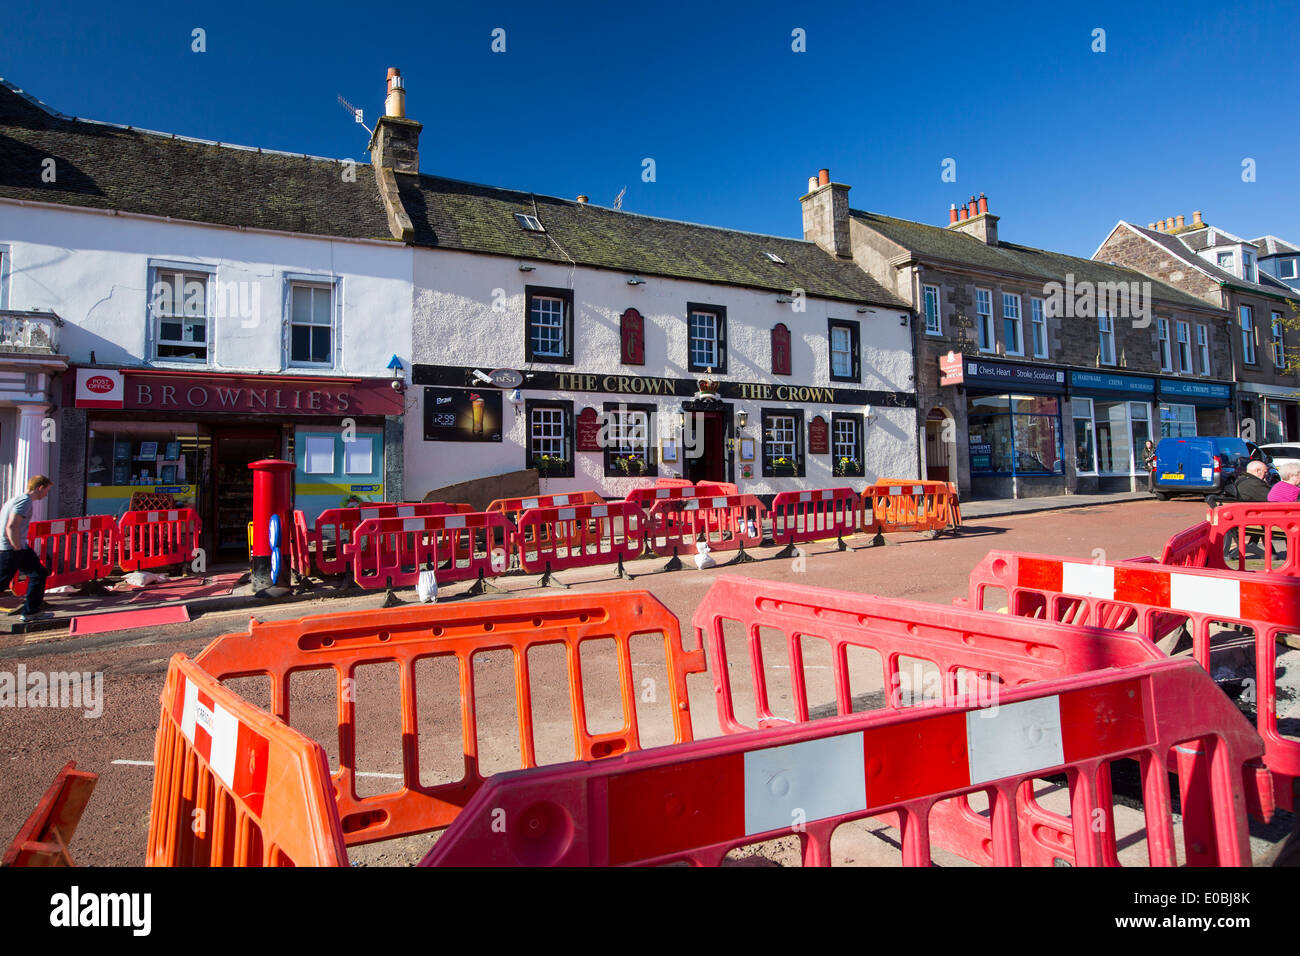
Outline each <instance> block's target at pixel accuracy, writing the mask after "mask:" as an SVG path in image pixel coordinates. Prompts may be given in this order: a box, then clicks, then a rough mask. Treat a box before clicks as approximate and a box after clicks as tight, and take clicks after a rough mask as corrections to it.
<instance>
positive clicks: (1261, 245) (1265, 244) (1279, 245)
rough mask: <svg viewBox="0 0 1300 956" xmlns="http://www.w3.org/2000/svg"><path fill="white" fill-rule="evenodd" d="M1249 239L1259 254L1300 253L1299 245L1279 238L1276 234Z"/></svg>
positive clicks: (1288, 254) (1281, 254) (1282, 254)
mask: <svg viewBox="0 0 1300 956" xmlns="http://www.w3.org/2000/svg"><path fill="white" fill-rule="evenodd" d="M1250 241H1251V243H1252V244H1253V245H1254V246H1255V247H1256V248H1257V249H1259V254H1260V255H1261V256H1290V255H1295V254H1296V253H1300V246H1297V245H1295V244H1293V243H1290V242H1287V241H1286V240H1285V239H1279V238H1278V237H1277V236H1260V237H1259V238H1258V239H1252V240H1250Z"/></svg>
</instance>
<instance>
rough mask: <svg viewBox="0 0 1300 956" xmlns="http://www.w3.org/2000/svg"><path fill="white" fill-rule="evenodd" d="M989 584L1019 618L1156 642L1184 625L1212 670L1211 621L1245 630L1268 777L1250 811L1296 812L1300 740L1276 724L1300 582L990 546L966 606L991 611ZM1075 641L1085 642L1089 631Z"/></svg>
mask: <svg viewBox="0 0 1300 956" xmlns="http://www.w3.org/2000/svg"><path fill="white" fill-rule="evenodd" d="M990 588H997V589H1000V590H1001V591H1003V592H1005V593H1006V596H1007V608H1008V613H1010V614H1012V615H1016V616H1019V617H1032V618H1041V619H1046V620H1049V621H1064V622H1067V623H1072V624H1079V625H1085V626H1103V627H1113V628H1133V629H1134V630H1135V631H1136V633H1138V634H1141V635H1142V636H1143V637H1144V638H1146V639H1147V640H1149V641H1151V642H1152V643H1155V642H1157V641H1162V640H1165V639H1166V638H1174V635H1177V634H1180V633H1181V632H1182V631H1183V630H1184V629H1185V631H1186V633H1187V634H1188V635H1189V636H1190V638H1191V640H1192V653H1193V657H1194V658H1195V660H1196V663H1197V664H1199V665H1200V666H1201V668H1202V669H1204V670H1205V671H1206V672H1212V668H1211V649H1212V645H1213V640H1214V637H1215V634H1214V633H1212V630H1211V627H1212V625H1214V624H1217V625H1220V630H1222V629H1223V628H1224V626H1226V627H1235V628H1249V629H1250V632H1251V633H1252V635H1253V637H1254V647H1253V657H1254V662H1255V677H1254V685H1255V697H1256V707H1255V709H1256V715H1255V719H1256V726H1257V728H1258V731H1259V736H1260V737H1261V738H1262V739H1263V741H1264V765H1265V767H1266V768H1267V769H1268V771H1269V774H1270V775H1271V778H1272V779H1271V780H1269V779H1264V778H1259V779H1256V780H1255V781H1254V785H1253V786H1252V787H1250V788H1249V790H1250V794H1251V796H1252V809H1254V810H1255V811H1256V812H1257V813H1258V814H1259V815H1260V816H1261V817H1263V818H1264V819H1265V820H1267V819H1269V818H1270V817H1272V815H1273V807H1274V806H1275V805H1276V806H1280V807H1282V808H1283V809H1285V810H1288V811H1291V810H1293V809H1294V807H1295V795H1294V794H1295V781H1296V780H1297V779H1300V739H1296V737H1295V736H1294V735H1293V736H1292V737H1290V738H1288V737H1286V736H1283V735H1282V733H1281V732H1280V730H1279V727H1278V713H1277V712H1278V689H1277V670H1278V667H1277V646H1278V642H1279V640H1281V639H1282V637H1283V636H1284V635H1291V636H1295V635H1300V580H1292V579H1290V578H1289V577H1286V576H1284V575H1269V576H1264V575H1260V574H1252V573H1250V572H1240V571H1219V570H1215V569H1207V568H1186V567H1183V568H1180V567H1168V566H1164V565H1159V564H1153V563H1148V562H1142V561H1104V562H1100V563H1095V564H1089V563H1084V562H1078V561H1072V560H1070V559H1069V558H1062V557H1057V556H1055V555H1040V554H1018V553H1016V552H1011V551H990V552H989V553H988V555H986V556H985V558H984V560H983V561H981V562H980V563H979V564H978V565H977V566H976V568H975V570H974V571H972V572H971V576H970V592H969V597H968V599H967V601H966V603H967V604H968V606H969V607H971V608H973V609H975V610H982V609H987V606H988V604H989V603H990V601H989V589H990ZM1174 639H1176V638H1174ZM1076 640H1077V641H1078V642H1079V643H1080V644H1081V645H1083V644H1086V643H1088V642H1087V641H1086V640H1085V639H1084V638H1083V637H1076ZM1172 649H1173V648H1172V647H1171V650H1172Z"/></svg>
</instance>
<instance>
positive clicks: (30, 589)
mask: <svg viewBox="0 0 1300 956" xmlns="http://www.w3.org/2000/svg"><path fill="white" fill-rule="evenodd" d="M53 484H54V483H53V482H52V481H50V479H48V478H46V477H45V476H44V475H35V476H33V477H32V478H31V480H29V481H28V482H27V492H26V493H25V494H20V495H14V496H13V497H12V498H10V499H9V500H8V501H6V502H5V506H4V509H3V510H0V593H3V592H4V591H7V590H8V589H9V583H10V582H11V581H12V580H13V579H14V576H15V575H16V574H19V573H22V574H25V575H27V597H26V599H25V600H24V601H23V611H22V613H23V623H24V624H26V623H28V622H30V621H39V620H43V619H44V618H49V617H53V616H54V615H53V614H51V613H50V612H49V611H45V610H42V607H43V606H44V604H45V577H46V574H47V572H46V570H45V565H43V564H41V559H40V558H38V557H37V556H36V552H35V551H33V550H32V549H31V548H29V547H28V546H27V524H28V522H29V521H31V517H32V502H34V501H42V500H43V499H44V498H45V496H46V495H48V494H49V493H50V488H51V487H52V486H53Z"/></svg>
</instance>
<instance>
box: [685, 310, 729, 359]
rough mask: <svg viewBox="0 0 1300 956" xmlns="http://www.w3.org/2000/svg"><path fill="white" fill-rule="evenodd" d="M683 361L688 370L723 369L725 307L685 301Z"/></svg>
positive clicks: (725, 323) (725, 326)
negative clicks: (685, 339) (684, 355)
mask: <svg viewBox="0 0 1300 956" xmlns="http://www.w3.org/2000/svg"><path fill="white" fill-rule="evenodd" d="M686 316H687V318H686V334H687V343H686V352H687V354H686V361H687V367H688V368H689V369H690V371H692V372H707V371H709V370H712V371H714V372H726V371H727V310H726V309H724V308H723V307H722V306H720V305H698V304H696V303H694V302H688V303H686Z"/></svg>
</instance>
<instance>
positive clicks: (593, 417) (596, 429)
mask: <svg viewBox="0 0 1300 956" xmlns="http://www.w3.org/2000/svg"><path fill="white" fill-rule="evenodd" d="M575 428H576V431H577V433H578V451H600V416H599V415H597V414H596V410H595V409H594V408H584V409H583V410H582V411H581V412H579V413H578V418H577V423H576V426H575Z"/></svg>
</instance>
